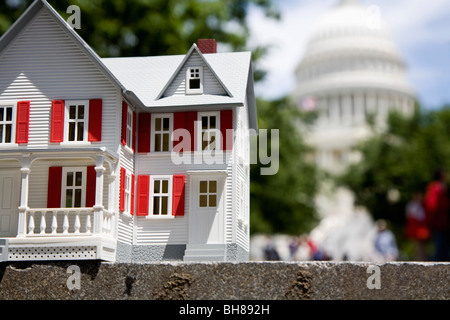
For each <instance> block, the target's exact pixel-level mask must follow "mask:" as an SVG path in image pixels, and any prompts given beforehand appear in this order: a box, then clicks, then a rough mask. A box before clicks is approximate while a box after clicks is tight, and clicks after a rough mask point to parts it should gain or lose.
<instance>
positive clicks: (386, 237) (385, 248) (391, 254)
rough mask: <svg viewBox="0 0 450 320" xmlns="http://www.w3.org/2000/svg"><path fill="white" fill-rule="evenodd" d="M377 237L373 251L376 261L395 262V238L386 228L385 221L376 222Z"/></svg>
mask: <svg viewBox="0 0 450 320" xmlns="http://www.w3.org/2000/svg"><path fill="white" fill-rule="evenodd" d="M376 226H377V235H376V237H375V243H374V249H375V257H374V258H375V259H376V260H377V261H381V262H386V261H396V260H397V259H398V247H397V241H396V240H395V236H394V234H393V233H392V231H391V230H389V228H388V226H387V222H386V221H385V220H378V221H377V222H376Z"/></svg>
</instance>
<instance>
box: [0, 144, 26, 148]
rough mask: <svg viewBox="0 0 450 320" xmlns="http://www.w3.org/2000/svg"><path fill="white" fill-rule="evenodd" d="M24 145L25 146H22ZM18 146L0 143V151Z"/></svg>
mask: <svg viewBox="0 0 450 320" xmlns="http://www.w3.org/2000/svg"><path fill="white" fill-rule="evenodd" d="M22 145H26V144H22ZM17 147H19V145H18V144H17V143H0V149H11V148H17Z"/></svg>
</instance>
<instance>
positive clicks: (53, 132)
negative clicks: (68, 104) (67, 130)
mask: <svg viewBox="0 0 450 320" xmlns="http://www.w3.org/2000/svg"><path fill="white" fill-rule="evenodd" d="M51 118H52V119H51V126H50V142H53V143H58V142H63V141H64V100H54V101H52V114H51Z"/></svg>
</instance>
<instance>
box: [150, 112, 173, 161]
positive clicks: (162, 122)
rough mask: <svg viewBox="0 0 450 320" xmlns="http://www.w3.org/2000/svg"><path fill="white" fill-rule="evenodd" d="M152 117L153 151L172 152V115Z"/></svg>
mask: <svg viewBox="0 0 450 320" xmlns="http://www.w3.org/2000/svg"><path fill="white" fill-rule="evenodd" d="M152 117H153V126H152V128H153V135H152V137H153V151H155V152H167V151H171V150H172V143H171V139H170V137H171V135H172V131H173V121H172V115H167V114H165V115H154V116H152Z"/></svg>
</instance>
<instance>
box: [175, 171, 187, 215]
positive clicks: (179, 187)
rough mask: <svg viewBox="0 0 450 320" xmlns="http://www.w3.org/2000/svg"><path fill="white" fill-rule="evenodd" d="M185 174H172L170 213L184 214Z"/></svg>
mask: <svg viewBox="0 0 450 320" xmlns="http://www.w3.org/2000/svg"><path fill="white" fill-rule="evenodd" d="M185 182H186V176H185V175H174V176H173V192H172V215H174V216H184V193H185V192H184V190H185Z"/></svg>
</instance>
